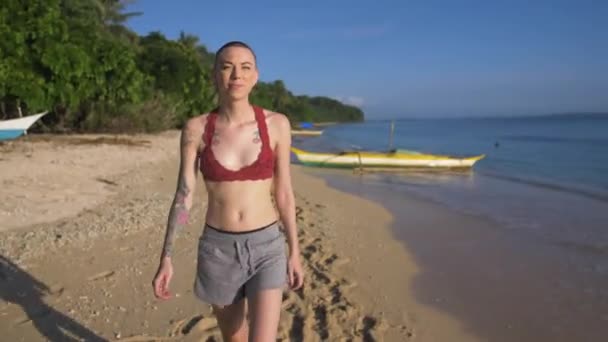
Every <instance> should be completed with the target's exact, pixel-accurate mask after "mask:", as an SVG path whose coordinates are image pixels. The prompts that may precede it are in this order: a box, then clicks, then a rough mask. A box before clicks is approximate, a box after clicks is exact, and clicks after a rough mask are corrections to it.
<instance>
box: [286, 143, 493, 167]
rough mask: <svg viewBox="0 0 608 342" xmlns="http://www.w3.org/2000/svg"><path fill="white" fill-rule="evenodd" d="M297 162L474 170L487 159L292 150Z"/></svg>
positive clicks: (311, 164) (322, 165) (314, 164)
mask: <svg viewBox="0 0 608 342" xmlns="http://www.w3.org/2000/svg"><path fill="white" fill-rule="evenodd" d="M292 152H293V153H294V154H295V155H296V157H297V158H298V160H299V161H300V162H301V163H302V164H304V165H308V166H316V167H329V168H346V169H353V168H379V169H404V168H436V169H444V168H471V167H472V166H473V165H474V164H475V162H477V161H478V160H480V159H482V158H484V157H485V156H484V155H479V156H474V157H466V158H456V157H450V156H442V155H432V154H423V153H403V152H401V153H377V152H345V153H316V152H308V151H304V150H300V149H297V148H292Z"/></svg>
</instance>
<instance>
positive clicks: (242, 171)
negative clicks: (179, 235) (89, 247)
mask: <svg viewBox="0 0 608 342" xmlns="http://www.w3.org/2000/svg"><path fill="white" fill-rule="evenodd" d="M257 80H258V69H257V66H256V57H255V54H254V53H253V50H252V49H251V48H250V47H249V46H247V45H246V44H244V43H242V42H230V43H227V44H225V45H224V46H222V47H221V48H220V49H219V50H218V52H217V54H216V61H215V64H214V81H215V86H216V88H217V91H218V94H219V106H218V108H216V109H215V110H213V111H212V112H210V113H208V114H205V115H201V116H198V117H194V118H192V119H190V120H189V121H188V122H187V123H186V125H185V126H184V128H183V130H182V136H181V162H180V170H179V178H178V184H177V190H176V194H175V199H174V201H173V205H172V207H171V210H170V213H169V219H168V224H167V232H166V235H165V242H164V246H163V250H162V254H161V261H160V265H159V268H158V272H157V274H156V276H155V278H154V283H153V286H154V293H155V295H156V297H157V298H161V299H168V298H169V297H170V294H169V290H168V288H169V282H170V280H171V277H172V275H173V266H172V263H171V255H172V250H173V241H174V240H175V235H176V232H177V231H178V230H179V229H180V228H182V227H183V226H184V225H186V224H187V222H188V212H189V210H190V208H191V206H192V200H193V196H194V187H195V181H196V172H198V170H197V169H200V171H201V173H202V174H203V178H204V181H205V187H206V189H207V193H208V206H207V213H206V216H205V229H204V230H203V234H202V236H201V238H200V240H199V251H198V263H197V274H196V280H195V284H194V292H195V294H196V296H197V297H198V298H199V299H201V300H202V301H204V302H207V303H210V304H211V305H212V307H213V312H214V313H215V315H216V317H217V320H218V325H219V327H220V330H221V332H222V335H223V337H224V340H225V341H247V340H249V341H275V340H276V334H277V330H278V324H279V317H280V311H281V301H282V292H283V289H284V287H285V286H286V285H287V284H288V285H289V286H290V287H291V289H299V288H300V287H301V286H302V283H303V275H304V274H303V271H302V266H301V261H300V251H299V246H298V239H297V234H296V217H295V203H294V202H295V201H294V196H293V191H292V187H291V176H290V145H291V135H290V134H291V133H290V132H291V130H290V124H289V120H288V119H287V117H286V116H285V115H283V114H280V113H274V112H270V111H267V110H264V109H262V108H260V107H257V106H253V105H251V104H250V103H249V93H250V92H251V90H252V88H253V87H254V85H255V84H256V82H257ZM273 194H274V200H275V201H274V202H276V209H275V206H274V204H273V198H272V197H273V196H272V195H273ZM277 209H278V215H277ZM279 220H280V221H281V222H282V223H283V227H284V230H285V232H286V237H287V243H288V246H289V253H288V254H289V255H288V256H287V255H286V254H287V253H286V252H285V238H284V236H283V232H282V231H281V229H280V228H279V225H278V222H279ZM247 317H248V318H249V321H250V322H249V324H247Z"/></svg>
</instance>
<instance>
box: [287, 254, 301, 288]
mask: <svg viewBox="0 0 608 342" xmlns="http://www.w3.org/2000/svg"><path fill="white" fill-rule="evenodd" d="M287 273H288V275H289V287H291V289H292V290H297V289H299V288H300V287H302V284H304V270H303V269H302V262H301V261H300V255H299V254H292V255H290V256H289V259H288V261H287Z"/></svg>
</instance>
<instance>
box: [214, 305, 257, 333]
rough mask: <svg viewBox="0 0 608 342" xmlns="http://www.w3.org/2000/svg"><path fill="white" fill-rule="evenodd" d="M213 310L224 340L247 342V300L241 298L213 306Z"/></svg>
mask: <svg viewBox="0 0 608 342" xmlns="http://www.w3.org/2000/svg"><path fill="white" fill-rule="evenodd" d="M213 312H214V314H215V317H216V318H217V323H218V325H219V327H220V330H221V331H222V337H223V340H224V341H226V342H247V336H248V327H247V320H246V315H247V301H246V300H245V299H244V298H243V299H242V300H240V301H238V302H237V303H235V304H231V305H227V306H223V307H221V306H216V305H214V306H213Z"/></svg>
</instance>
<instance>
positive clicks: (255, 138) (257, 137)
mask: <svg viewBox="0 0 608 342" xmlns="http://www.w3.org/2000/svg"><path fill="white" fill-rule="evenodd" d="M253 143H254V144H259V143H260V131H255V132H253Z"/></svg>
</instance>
